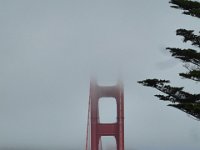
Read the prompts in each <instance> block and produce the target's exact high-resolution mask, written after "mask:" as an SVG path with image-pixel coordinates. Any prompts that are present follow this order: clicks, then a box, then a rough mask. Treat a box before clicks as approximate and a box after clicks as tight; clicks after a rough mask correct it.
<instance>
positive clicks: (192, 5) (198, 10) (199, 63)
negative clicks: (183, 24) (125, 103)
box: [138, 0, 200, 120]
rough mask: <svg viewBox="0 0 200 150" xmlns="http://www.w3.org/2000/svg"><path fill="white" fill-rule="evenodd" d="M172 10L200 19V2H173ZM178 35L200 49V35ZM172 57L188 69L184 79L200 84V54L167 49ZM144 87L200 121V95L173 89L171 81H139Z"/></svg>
mask: <svg viewBox="0 0 200 150" xmlns="http://www.w3.org/2000/svg"><path fill="white" fill-rule="evenodd" d="M169 3H171V4H172V5H171V7H172V8H176V9H181V10H183V14H186V15H190V16H193V17H197V18H200V2H197V1H190V0H171V1H170V2H169ZM199 33H200V32H199ZM176 35H178V36H182V37H183V42H190V43H191V45H193V46H194V47H195V48H200V35H196V34H194V30H186V29H177V30H176ZM166 50H168V51H169V52H170V53H171V55H172V57H174V58H176V59H179V60H181V61H182V62H183V63H184V65H183V66H184V67H185V68H186V69H187V72H185V73H179V76H181V77H182V78H186V79H190V80H193V81H196V82H200V53H199V52H198V51H197V50H195V49H180V48H171V47H168V48H166ZM138 83H140V84H142V85H143V86H148V87H152V88H155V89H157V90H159V91H161V92H162V93H164V95H155V96H156V97H158V98H159V99H160V100H164V101H170V102H172V103H171V104H169V105H168V106H172V107H175V108H177V109H180V110H182V111H184V112H186V113H187V114H190V115H192V116H193V117H195V118H196V119H197V120H200V93H199V94H191V93H189V92H185V91H184V90H183V87H172V86H170V85H169V83H170V81H169V80H160V79H146V80H143V81H138Z"/></svg>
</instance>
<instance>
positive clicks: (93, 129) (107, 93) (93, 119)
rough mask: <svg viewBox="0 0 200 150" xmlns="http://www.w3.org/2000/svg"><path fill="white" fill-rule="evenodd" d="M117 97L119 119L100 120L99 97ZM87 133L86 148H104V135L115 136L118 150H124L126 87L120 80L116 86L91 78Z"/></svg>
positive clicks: (90, 149) (88, 149) (95, 149)
mask: <svg viewBox="0 0 200 150" xmlns="http://www.w3.org/2000/svg"><path fill="white" fill-rule="evenodd" d="M103 97H112V98H115V100H116V104H117V120H116V122H114V123H101V122H100V121H99V120H100V119H99V117H100V116H99V99H100V98H103ZM88 106H89V107H88V118H87V134H86V146H85V150H103V148H102V140H101V138H102V137H103V136H113V137H114V138H115V145H116V150H124V88H123V83H122V82H121V81H118V83H117V84H116V85H114V86H100V85H98V83H97V81H96V80H95V79H91V80H90V94H89V104H88Z"/></svg>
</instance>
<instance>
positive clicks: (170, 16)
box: [0, 0, 200, 150]
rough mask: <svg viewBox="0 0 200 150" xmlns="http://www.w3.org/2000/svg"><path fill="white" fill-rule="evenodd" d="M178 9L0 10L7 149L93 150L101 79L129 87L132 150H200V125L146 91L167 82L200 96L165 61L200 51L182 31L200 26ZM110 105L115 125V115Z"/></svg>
mask: <svg viewBox="0 0 200 150" xmlns="http://www.w3.org/2000/svg"><path fill="white" fill-rule="evenodd" d="M169 6H170V4H169V3H168V0H148V1H147V0H123V1H118V0H105V1H104V0H101V1H89V0H87V1H83V0H48V1H47V0H46V1H45V0H43V1H40V0H17V1H15V0H7V1H6V0H0V147H2V148H3V147H14V148H19V147H25V148H26V147H27V148H55V149H58V148H65V149H67V150H81V149H84V146H85V136H86V123H87V110H88V97H89V80H90V76H91V74H93V75H95V76H96V77H97V79H98V82H99V84H102V85H112V84H115V82H116V81H117V79H118V78H119V77H121V78H123V81H124V88H125V89H124V90H125V147H126V149H127V150H147V149H149V150H172V149H173V150H188V149H192V150H199V148H200V142H199V141H200V122H199V121H196V120H194V119H193V118H191V117H189V116H188V115H186V114H185V113H183V112H181V111H179V110H176V109H174V108H171V107H167V106H166V105H167V104H168V103H166V102H163V101H159V100H158V99H157V98H156V97H154V96H153V95H155V94H158V93H159V92H158V91H156V90H154V89H151V88H146V87H142V86H141V85H139V84H137V81H138V80H143V79H146V78H162V79H170V80H171V81H172V84H173V85H175V86H186V85H187V87H186V88H185V90H187V91H192V92H198V91H199V84H197V83H195V82H193V81H189V80H183V79H180V78H179V76H178V73H179V72H181V71H185V70H184V68H183V66H182V63H181V62H179V61H177V60H175V59H173V58H172V57H170V54H169V53H167V52H165V47H169V46H171V47H190V45H189V44H183V43H182V41H181V38H180V37H177V36H176V35H175V30H176V29H178V28H186V29H197V30H198V29H199V26H200V22H199V19H196V18H192V17H190V16H186V15H182V14H181V11H180V10H175V9H172V8H170V7H169ZM102 102H103V103H102V107H103V109H102V110H105V111H104V112H102V114H103V115H102V117H103V118H104V119H108V120H109V119H111V118H112V115H111V114H113V112H114V107H113V106H112V103H110V102H109V103H108V105H107V104H106V103H105V101H102ZM104 103H105V104H104ZM110 116H111V117H110ZM104 140H105V141H106V140H107V139H106V138H105V139H104ZM108 141H109V140H108ZM109 144H112V143H109V142H108V146H110V145H109ZM105 146H107V145H106V144H105Z"/></svg>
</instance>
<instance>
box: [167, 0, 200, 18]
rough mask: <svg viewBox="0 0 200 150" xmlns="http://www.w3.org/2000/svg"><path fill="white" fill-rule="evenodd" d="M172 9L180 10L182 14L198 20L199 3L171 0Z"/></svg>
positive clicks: (199, 14)
mask: <svg viewBox="0 0 200 150" xmlns="http://www.w3.org/2000/svg"><path fill="white" fill-rule="evenodd" d="M170 3H172V4H173V5H172V6H171V7H172V8H177V9H182V10H184V11H183V14H186V15H191V16H194V17H198V18H200V3H199V2H197V1H190V0H171V1H170Z"/></svg>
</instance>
